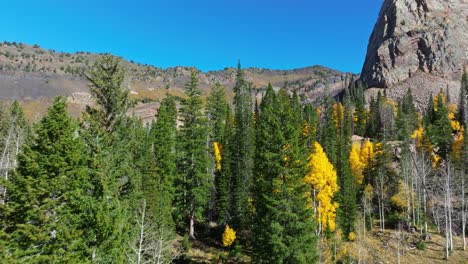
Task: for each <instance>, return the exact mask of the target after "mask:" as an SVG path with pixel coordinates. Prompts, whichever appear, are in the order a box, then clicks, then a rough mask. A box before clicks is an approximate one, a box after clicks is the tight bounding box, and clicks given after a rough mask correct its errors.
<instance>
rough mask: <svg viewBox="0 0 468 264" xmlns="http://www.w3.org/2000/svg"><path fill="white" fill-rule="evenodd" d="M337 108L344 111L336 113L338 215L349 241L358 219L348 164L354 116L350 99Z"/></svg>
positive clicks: (353, 187) (352, 180) (352, 179)
mask: <svg viewBox="0 0 468 264" xmlns="http://www.w3.org/2000/svg"><path fill="white" fill-rule="evenodd" d="M337 106H338V107H337V108H338V109H343V110H342V111H336V119H337V130H338V131H337V132H338V133H337V134H336V136H337V138H336V141H337V150H338V151H337V156H338V157H337V166H336V172H337V176H338V186H339V192H338V195H337V200H338V203H339V204H340V206H339V207H338V212H337V214H338V224H339V226H340V227H341V228H342V230H343V236H344V237H345V239H348V237H349V234H350V233H351V232H353V231H354V226H355V224H356V219H357V186H356V180H355V178H354V176H353V174H352V171H351V166H350V164H349V162H348V157H349V155H350V152H351V145H352V141H351V137H352V130H353V128H352V125H353V116H352V110H351V102H350V101H349V99H348V98H344V105H343V106H340V104H337Z"/></svg>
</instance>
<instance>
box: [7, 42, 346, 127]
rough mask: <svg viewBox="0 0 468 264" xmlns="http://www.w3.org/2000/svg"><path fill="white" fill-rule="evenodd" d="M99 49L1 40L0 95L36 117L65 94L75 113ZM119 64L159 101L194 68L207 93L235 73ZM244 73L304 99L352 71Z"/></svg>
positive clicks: (132, 84)
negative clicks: (58, 49)
mask: <svg viewBox="0 0 468 264" xmlns="http://www.w3.org/2000/svg"><path fill="white" fill-rule="evenodd" d="M102 55H103V54H95V53H89V52H76V53H73V54H71V53H63V52H56V51H53V50H46V49H43V48H41V47H40V46H38V45H26V44H22V43H15V42H12V43H11V42H3V43H2V44H0V99H2V100H12V99H15V100H20V101H22V102H23V105H24V106H25V108H26V111H27V112H28V114H29V117H30V118H33V119H34V115H37V114H38V113H39V114H40V113H42V112H44V111H45V109H46V105H47V102H49V101H50V99H51V98H53V97H55V96H58V95H62V96H67V97H69V101H70V104H71V106H70V107H71V109H72V113H74V114H75V115H77V114H78V113H79V112H80V111H81V110H82V109H83V108H84V105H85V104H87V103H89V94H88V89H87V85H86V80H85V79H84V78H83V75H82V74H83V73H85V72H86V71H87V69H88V67H90V66H92V65H93V64H94V62H95V61H96V60H97V59H98V58H99V57H100V56H102ZM123 65H124V67H125V69H126V72H127V75H126V78H125V82H124V85H125V86H126V87H127V88H128V89H129V90H130V94H131V96H132V97H133V98H136V99H140V100H142V101H154V100H156V101H157V100H159V99H161V98H162V97H163V96H164V95H165V94H166V93H169V94H173V95H178V96H183V87H184V84H185V83H186V82H187V81H188V79H189V76H190V71H192V70H195V71H198V72H199V78H200V86H201V88H202V90H203V91H204V92H205V93H207V92H208V91H209V89H210V87H211V86H212V85H213V84H215V83H216V82H220V83H222V84H223V85H224V86H226V87H227V88H229V89H231V88H232V87H233V86H234V82H235V75H236V70H235V68H225V69H224V70H219V71H209V72H201V71H199V70H197V69H195V68H192V67H173V68H168V69H162V68H158V67H154V66H151V65H143V64H139V63H135V62H133V61H126V60H123ZM245 75H246V78H247V79H248V81H250V82H251V83H252V84H253V86H254V87H255V88H256V89H254V90H255V93H256V94H258V93H261V91H262V89H263V88H265V87H266V86H267V85H268V83H269V82H271V83H272V85H273V86H274V87H278V88H279V87H286V88H287V89H289V90H296V91H297V92H298V93H299V94H300V96H301V98H302V99H303V100H304V101H309V100H313V99H314V98H316V97H317V95H320V94H322V93H324V92H327V93H331V94H332V95H334V94H336V93H338V92H339V91H340V90H341V89H343V87H345V85H346V82H347V81H349V80H351V79H352V78H354V77H355V76H354V75H353V74H352V73H344V72H340V71H337V70H333V69H329V68H326V67H323V66H312V67H307V68H302V69H294V70H270V69H260V68H247V69H245ZM228 96H230V97H232V93H230V92H228ZM30 108H31V109H30ZM31 114H32V115H33V116H31Z"/></svg>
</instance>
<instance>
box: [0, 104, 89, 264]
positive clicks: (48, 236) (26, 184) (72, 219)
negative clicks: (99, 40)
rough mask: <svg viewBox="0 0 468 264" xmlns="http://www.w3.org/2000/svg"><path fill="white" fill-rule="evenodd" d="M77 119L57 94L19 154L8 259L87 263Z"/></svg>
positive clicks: (11, 189) (85, 181)
mask: <svg viewBox="0 0 468 264" xmlns="http://www.w3.org/2000/svg"><path fill="white" fill-rule="evenodd" d="M77 131H78V126H77V123H76V122H75V121H74V120H72V119H71V118H70V117H69V116H68V114H67V110H66V103H65V99H63V98H60V97H58V98H56V99H55V101H54V104H53V105H52V106H51V107H50V108H49V110H48V113H47V115H46V116H45V117H44V118H43V119H42V120H41V121H40V122H39V123H38V124H37V126H36V127H35V134H34V136H33V137H32V139H31V140H30V141H28V143H27V144H26V145H25V146H24V150H23V152H22V153H21V154H20V156H19V158H18V159H19V164H18V168H17V170H16V172H15V173H14V175H12V178H11V181H10V182H8V184H7V186H8V198H7V207H8V208H7V211H8V212H9V214H8V215H7V221H6V232H7V233H8V234H10V236H11V240H10V242H11V243H10V245H9V246H10V247H9V248H8V249H6V251H5V252H4V253H3V254H4V256H3V257H5V258H4V259H9V258H17V260H18V261H21V262H23V261H26V262H41V263H45V262H59V261H60V262H87V261H89V260H90V257H91V254H90V252H89V251H88V248H87V245H86V240H85V238H86V237H85V236H83V234H84V233H86V228H87V222H86V218H85V217H84V215H85V214H86V212H85V211H84V208H83V206H82V203H85V202H87V201H88V198H87V194H88V192H89V190H90V188H91V187H90V184H89V178H88V177H89V174H88V171H87V169H86V156H84V144H83V142H82V141H81V139H80V138H78V137H77V136H76V135H77Z"/></svg>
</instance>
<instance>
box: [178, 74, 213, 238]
mask: <svg viewBox="0 0 468 264" xmlns="http://www.w3.org/2000/svg"><path fill="white" fill-rule="evenodd" d="M185 94H186V96H187V99H185V100H183V101H182V108H181V118H182V120H183V126H182V127H181V129H180V135H179V139H178V141H179V144H180V146H179V150H178V151H179V157H178V159H179V160H178V164H179V165H178V168H179V176H178V181H179V183H178V186H177V188H178V193H177V196H178V197H177V199H178V201H177V202H178V208H177V209H178V210H179V212H178V213H179V214H180V215H181V216H183V217H184V218H186V219H188V220H189V225H188V228H189V236H190V237H191V238H192V239H195V220H202V219H203V218H204V215H203V213H204V212H205V210H206V209H207V206H208V200H209V190H210V188H211V187H212V180H211V177H210V175H209V173H208V156H207V133H208V131H207V121H206V118H205V117H204V116H203V113H202V108H203V102H202V100H201V91H200V88H199V87H198V76H197V74H196V73H195V72H192V74H191V76H190V81H189V82H188V83H187V84H186V85H185Z"/></svg>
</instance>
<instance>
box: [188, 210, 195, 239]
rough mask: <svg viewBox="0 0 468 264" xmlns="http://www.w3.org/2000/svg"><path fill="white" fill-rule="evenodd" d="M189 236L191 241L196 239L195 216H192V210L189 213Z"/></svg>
mask: <svg viewBox="0 0 468 264" xmlns="http://www.w3.org/2000/svg"><path fill="white" fill-rule="evenodd" d="M191 206H193V205H191ZM189 236H190V238H192V239H196V238H195V215H194V212H193V210H191V212H190V224H189Z"/></svg>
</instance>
